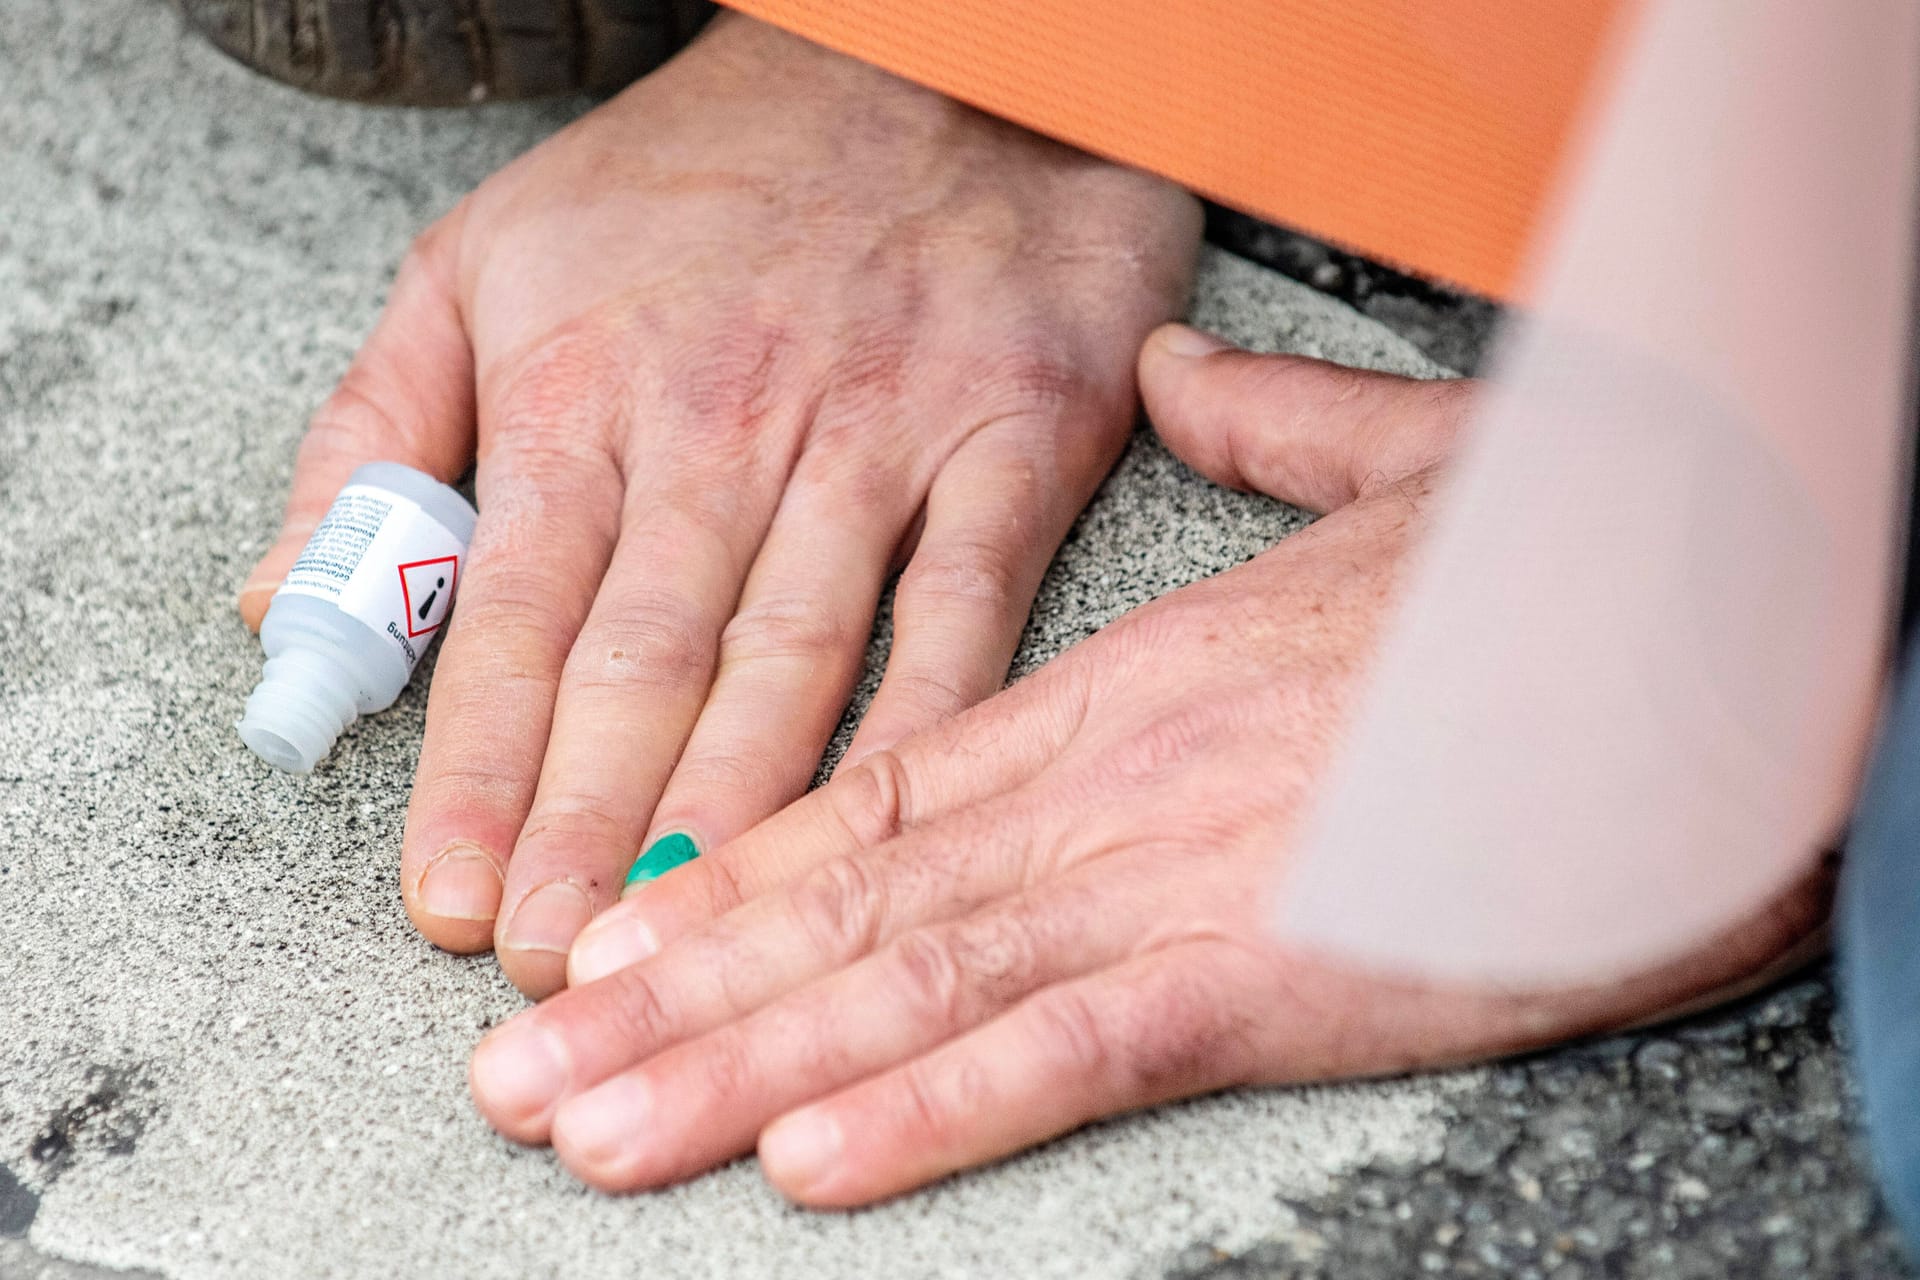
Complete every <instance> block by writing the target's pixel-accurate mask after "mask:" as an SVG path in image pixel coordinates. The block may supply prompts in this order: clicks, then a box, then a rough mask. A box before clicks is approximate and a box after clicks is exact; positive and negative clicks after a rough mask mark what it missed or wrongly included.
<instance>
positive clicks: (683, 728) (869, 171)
mask: <svg viewBox="0 0 1920 1280" xmlns="http://www.w3.org/2000/svg"><path fill="white" fill-rule="evenodd" d="M1199 225H1200V219H1199V211H1198V206H1197V204H1196V202H1195V201H1194V200H1193V199H1192V198H1191V197H1189V196H1187V195H1186V194H1184V193H1183V192H1181V191H1179V190H1178V189H1176V188H1174V187H1172V186H1171V185H1169V184H1167V183H1164V182H1162V181H1160V180H1158V179H1155V178H1151V177H1148V176H1146V175H1142V174H1139V173H1135V172H1133V171H1130V170H1125V169H1122V168H1119V167H1117V166H1114V165H1111V164H1107V163H1105V162H1102V161H1099V160H1095V159H1092V158H1090V157H1088V156H1085V155H1082V154H1080V153H1077V152H1074V151H1072V150H1071V149H1069V148H1066V147H1063V146H1060V145H1057V144H1055V143H1052V142H1049V141H1046V140H1044V139H1041V138H1038V137H1036V136H1034V135H1032V134H1028V133H1026V132H1024V131H1022V130H1019V129H1016V128H1014V127H1012V126H1009V125H1005V124H1002V123H1000V122H997V121H994V120H992V119H989V118H988V117H986V116H983V115H981V114H979V113H977V112H974V111H972V110H970V109H967V108H965V107H961V106H959V105H957V104H954V103H951V102H949V101H946V100H944V99H942V98H940V97H939V96H937V95H935V94H932V93H929V92H926V91H924V90H921V89H918V88H916V87H914V86H911V85H908V84H906V83H905V82H902V81H899V80H896V79H893V78H892V77H889V76H887V75H885V74H883V73H881V72H878V71H875V70H873V69H871V68H868V67H865V66H862V65H860V64H858V63H856V62H853V61H851V60H849V59H846V58H842V57H839V56H838V55H834V54H831V53H828V52H826V51H824V50H821V49H818V48H816V47H814V46H812V45H808V44H806V43H805V42H804V41H801V40H798V39H797V38H795V37H792V36H788V35H786V34H784V33H782V32H779V31H777V30H775V29H773V28H770V27H766V26H763V25H761V24H759V23H756V22H753V21H751V20H749V19H746V18H741V17H737V16H732V15H722V16H721V17H720V18H718V19H716V20H715V23H714V24H713V26H712V27H711V28H710V30H709V32H708V33H707V34H706V35H705V36H703V37H702V38H701V39H700V40H699V41H697V42H696V44H695V45H694V46H693V47H692V48H690V49H689V50H688V51H687V52H685V53H684V54H682V55H681V56H680V57H679V58H677V59H676V60H675V61H674V62H672V63H671V64H670V65H669V66H667V67H666V68H664V69H663V70H661V71H660V72H658V73H656V74H655V75H653V76H651V77H649V78H647V79H646V80H644V81H642V82H641V83H639V84H637V85H635V86H634V87H633V88H632V89H630V90H628V91H627V92H626V93H624V94H622V95H621V96H620V97H619V98H617V99H615V100H614V101H612V102H610V103H608V104H607V105H605V106H603V107H601V108H600V109H599V110H597V111H595V112H593V113H592V114H591V115H589V116H587V117H585V118H584V119H582V120H580V121H579V122H578V123H576V124H575V125H573V126H572V127H570V128H568V129H566V130H565V131H563V132H561V133H560V134H558V135H557V136H555V137H554V138H552V139H550V140H549V141H547V142H546V143H544V144H543V145H541V146H540V147H538V148H536V149H534V150H533V151H531V152H529V153H528V154H527V155H525V156H523V157H521V158H520V159H519V160H517V161H515V162H514V163H513V164H511V165H509V166H508V167H507V168H506V169H504V170H502V171H501V172H500V173H499V174H497V175H495V176H494V177H493V178H491V179H489V180H488V181H487V182H486V183H485V184H483V185H482V186H481V187H480V188H479V189H478V190H477V191H475V192H474V193H473V195H472V196H470V197H469V198H468V199H467V200H465V201H464V202H462V203H461V205H460V206H459V207H458V208H456V209H455V210H454V211H453V212H452V213H451V214H449V215H448V216H447V217H446V218H445V219H444V220H442V221H441V222H440V223H439V224H437V225H436V226H435V227H433V228H432V229H431V230H429V231H428V232H427V233H426V234H425V235H424V236H423V237H422V238H421V239H420V241H419V243H418V244H417V245H416V247H415V249H414V252H413V253H412V254H411V255H410V256H409V258H408V260H407V261H406V263H405V264H404V265H403V266H402V268H401V271H400V274H399V277H398V279H397V280H396V282H395V284H394V289H393V293H392V297H391V299H390V301H389V304H388V307H387V310H386V312H385V314H384V315H383V317H382V319H381V321H380V323H379V325H378V327H377V328H376V330H375V331H374V333H373V335H372V336H371V337H370V338H369V339H368V341H367V343H366V345H365V347H364V348H363V349H362V351H361V352H360V354H359V356H358V358H357V359H356V360H355V362H354V364H353V366H352V368H351V369H350V370H349V371H348V373H347V375H346V377H345V379H344V380H343V381H342V383H341V385H340V388H339V390H338V391H337V392H335V393H334V395H333V396H332V398H331V399H329V400H328V401H327V403H326V405H325V406H324V407H323V408H322V409H321V410H320V411H319V413H318V414H317V415H316V416H315V418H314V421H313V425H312V428H311V430H310V431H309V432H308V435H307V438H306V440H305V442H304V443H303V445H302V446H301V451H300V457H299V462H298V466H297V469H296V473H295V477H294V482H293V491H292V495H291V498H290V500H289V503H288V509H287V516H286V522H285V526H284V528H283V530H282V533H281V536H280V539H279V541H278V542H277V543H276V544H275V545H274V547H273V549H272V550H271V551H269V552H268V553H267V555H266V557H265V558H264V559H263V560H262V561H261V562H260V565H259V566H258V567H257V568H256V569H255V571H254V573H253V575H252V577H251V578H250V580H249V582H248V585H247V587H246V588H245V589H243V592H242V595H241V600H240V606H241V611H242V613H243V615H244V616H245V617H246V619H247V620H248V622H249V623H250V624H252V625H255V626H257V625H258V624H259V620H260V618H261V616H262V615H263V614H264V613H265V611H266V608H267V604H268V601H269V597H270V594H271V591H272V589H273V587H274V586H275V585H276V584H277V583H278V582H279V580H280V579H281V578H282V577H283V576H284V575H285V573H286V571H287V569H288V567H289V566H290V565H291V564H292V562H293V560H294V558H295V557H296V556H297V554H298V552H299V549H300V547H301V545H302V544H303V542H304V541H305V538H306V536H307V534H308V533H309V532H310V531H311V529H312V527H313V525H314V523H315V521H316V520H317V519H318V517H319V516H320V515H321V513H322V512H323V511H324V510H325V508H326V506H327V504H328V502H329V501H330V500H331V499H332V497H333V495H334V493H335V492H336V491H337V490H338V489H339V487H340V485H341V484H342V483H343V482H344V481H345V479H346V477H347V476H348V474H349V473H350V472H351V471H352V470H353V468H354V467H355V466H357V465H358V464H360V463H362V462H365V461H368V460H371V459H377V458H386V459H393V460H396V461H400V462H405V463H409V464H412V465H414V466H416V467H419V468H421V469H422V470H425V471H428V472H430V473H432V474H434V475H437V476H440V477H442V478H448V479H450V478H452V477H454V476H455V475H457V474H458V473H459V472H460V471H461V470H462V469H463V468H464V467H465V466H466V464H467V462H468V460H469V458H470V457H471V456H472V455H473V454H474V452H475V450H476V447H477V452H478V474H477V488H478V496H479V506H480V523H479V527H478V529H477V530H476V532H475V536H474V540H473V544H472V548H471V552H470V557H471V564H470V569H469V571H468V572H467V573H465V574H463V576H462V581H461V596H460V601H459V605H458V608H457V610H456V615H455V618H454V620H453V622H452V623H451V625H450V627H449V634H448V636H447V638H446V644H445V651H444V652H443V653H442V654H441V657H440V662H439V666H438V670H437V673H436V677H435V680H434V685H433V691H432V696H431V699H430V701H429V704H428V710H427V729H426V739H425V742H424V745H423V747H422V750H421V757H420V765H419V773H418V777H417V780H416V783H415V788H414V794H413V800H412V805H411V808H410V810H409V814H408V822H407V831H406V837H405V841H404V848H403V853H402V873H401V886H402V891H403V894H404V896H405V900H406V905H407V910H408V912H409V914H410V915H411V916H412V917H413V919H414V921H415V923H416V924H417V925H418V926H419V928H420V929H421V931H422V932H423V933H425V934H426V936H427V937H429V938H430V939H432V940H433V941H434V942H436V943H438V944H439V945H441V946H443V947H446V948H448V949H451V950H456V951H472V950H480V949H484V948H485V947H486V946H488V945H489V943H492V944H494V945H496V946H497V947H498V949H499V955H500V962H501V965H502V968H503V969H504V970H505V971H506V973H507V975H508V976H509V977H510V978H512V979H513V981H514V982H515V983H517V984H518V985H519V986H520V987H521V988H522V989H523V990H525V991H527V992H528V993H530V994H533V995H541V994H544V993H546V992H548V991H551V990H553V989H555V988H557V987H558V986H560V985H561V983H562V981H563V978H564V971H565V961H566V951H567V947H568V945H569V944H570V943H571V942H572V940H573V937H574V935H575V934H576V933H577V932H578V930H579V929H580V927H581V926H582V925H584V924H585V923H586V921H587V920H588V919H589V918H590V916H591V915H592V914H593V913H594V912H596V911H598V910H600V909H601V908H603V907H605V906H606V905H607V904H609V903H611V902H612V901H613V900H614V898H615V896H616V895H617V893H618V892H619V889H620V885H621V879H622V876H623V874H624V873H625V872H626V871H627V870H628V867H629V866H630V865H631V864H632V863H633V861H634V855H635V853H636V852H637V851H639V850H640V849H642V848H644V847H646V846H647V845H648V844H650V843H651V842H652V841H654V840H657V839H658V838H660V837H662V836H665V835H669V834H673V833H683V834H685V835H687V836H690V837H691V838H692V840H693V842H694V843H695V844H696V845H697V846H698V847H699V848H702V849H706V848H711V847H714V846H716V845H718V844H721V843H723V842H725V841H727V840H730V839H732V838H733V837H734V836H736V835H738V834H739V833H741V832H742V831H744V830H746V829H747V828H748V827H749V826H751V825H752V824H753V823H754V822H755V821H757V820H759V819H760V818H762V817H764V816H765V815H767V814H769V813H771V812H773V811H774V810H776V809H777V808H779V807H780V806H781V805H782V804H784V803H785V802H787V801H788V800H790V799H792V798H793V797H795V796H797V795H799V794H800V792H801V791H802V790H804V789H805V787H806V785H807V784H808V782H809V781H810V780H811V778H812V775H813V772H814V769H815V767H816V766H817V764H818V762H819V759H820V755H821V752H822V749H823V747H824V745H825V743H826V742H827V739H828V737H829V736H830V734H831V733H832V731H833V729H834V727H835V725H836V723H837V722H838V720H839V717H840V715H841V713H842V710H843V709H844V707H845V705H846V703H847V700H848V697H849V695H850V692H851V689H852V687H853V684H854V682H855V680H856V678H857V676H858V674H859V671H860V668H861V663H862V659H863V657H864V654H865V649H866V645H867V640H868V636H869V634H870V632H871V629H872V623H873V618H874V613H875V609H876V604H877V601H878V600H879V598H880V595H881V592H882V589H883V586H884V585H885V582H886V580H887V578H888V576H889V574H890V572H891V570H892V569H893V568H894V567H895V566H896V565H897V563H899V562H901V561H904V562H905V566H906V567H905V570H904V573H903V574H902V576H901V579H900V582H899V586H898V590H897V594H896V597H895V604H894V636H895V639H894V645H893V652H892V658H891V661H890V663H889V665H888V668H887V672H886V676H885V680H884V682H883V684H882V686H881V689H880V692H879V694H878V696H877V697H876V698H875V700H874V703H873V706H872V708H871V710H870V711H869V712H868V714H867V716H866V719H865V721H864V723H863V725H862V726H861V728H860V731H859V734H858V736H857V738H856V740H855V742H854V744H853V747H852V751H851V756H852V757H853V758H858V757H859V756H861V755H863V754H865V753H868V752H870V751H873V750H875V749H878V748H881V747H885V746H888V745H890V744H892V743H894V742H897V741H899V740H900V739H902V738H904V737H906V736H908V735H909V734H911V733H913V732H915V731H917V730H919V729H923V728H925V727H927V726H929V725H931V724H933V723H935V722H937V721H939V720H940V719H942V718H944V717H946V716H949V715H951V714H953V713H954V712H956V711H958V710H960V709H961V708H962V707H965V706H967V705H969V704H970V703H972V702H975V701H977V700H979V699H980V698H983V697H985V696H987V695H989V694H991V693H992V692H994V691H995V690H997V689H998V688H999V687H1000V685H1001V683H1002V681H1003V679H1004V677H1005V674H1006V669H1007V665H1008V662H1009V660H1010V658H1011V655H1012V653H1013V649H1014V646H1015V644H1016V642H1017V640H1018V637H1019V634H1020V630H1021V627H1022V625H1023V624H1024V622H1025V619H1026V616H1027V612H1028V609H1029V607H1030V604H1031V601H1032V597H1033V594H1034V592H1035V590H1036V588H1037V585H1038V583H1039V580H1040V577H1041V575H1042V573H1043V572H1044V570H1045V568H1046V565H1047V563H1048V561H1049V559H1050V558H1051V556H1052V554H1053V552H1054V549H1055V548H1056V547H1057V545H1058V544H1059V542H1060V540H1061V538H1062V537H1063V536H1064V535H1065V532H1066V530H1067V528H1068V527H1069V525H1070V524H1071V522H1072V520H1073V518H1074V516H1075V515H1076V514H1077V512H1078V511H1079V509H1080V508H1081V506H1083V505H1084V504H1085V502H1086V500H1087V499H1088V498H1089V497H1090V496H1091V494H1092V492H1093V489H1094V487H1095V486H1096V485H1097V484H1098V482H1099V480H1100V478H1101V476H1102V475H1103V474H1104V473H1105V472H1106V470H1107V469H1108V467H1109V466H1110V465H1111V464H1112V462H1113V460H1114V458H1115V457H1116V456H1117V455H1118V452H1119V450H1120V448H1121V447H1122V445H1123V444H1124V442H1125V440H1126V437H1127V434H1128V432H1129V429H1130V427H1131V424H1132V419H1133V414H1134V409H1135V392H1134V383H1133V369H1132V365H1133V354H1134V352H1135V351H1136V350H1137V348H1138V345H1139V342H1140V340H1141V338H1142V337H1143V336H1144V335H1145V334H1146V333H1147V332H1148V331H1149V330H1150V329H1151V328H1152V327H1153V325H1154V324H1156V323H1158V322H1160V321H1161V320H1163V319H1165V318H1166V317H1168V316H1170V315H1172V314H1174V313H1175V312H1176V311H1177V310H1178V309H1179V307H1180V305H1181V303H1182V301H1183V299H1184V297H1185V293H1186V290H1187V288H1188V283H1189V277H1190V273H1191V270H1192V266H1193V259H1194V256H1195V254H1196V252H1197V247H1198V241H1199Z"/></svg>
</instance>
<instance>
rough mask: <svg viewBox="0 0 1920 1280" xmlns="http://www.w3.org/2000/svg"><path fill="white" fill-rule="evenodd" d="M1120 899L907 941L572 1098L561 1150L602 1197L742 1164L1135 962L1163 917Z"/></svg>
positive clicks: (987, 915)
mask: <svg viewBox="0 0 1920 1280" xmlns="http://www.w3.org/2000/svg"><path fill="white" fill-rule="evenodd" d="M1113 889H1114V886H1111V885H1102V886H1099V887H1098V891H1096V889H1095V887H1094V886H1091V885H1089V884H1087V883H1085V882H1081V883H1076V884H1071V885H1052V886H1049V887H1047V888H1046V889H1044V890H1036V891H1034V892H1032V893H1029V894H1025V895H1021V896H1019V897H1015V898H1013V899H1012V900H1011V901H1000V902H996V903H995V904H993V905H991V906H988V907H986V908H984V909H982V910H980V911H978V912H975V913H974V914H972V915H970V916H967V917H966V918H964V919H959V920H953V921H948V922H946V923H943V924H939V925H936V926H933V927H930V928H924V929H918V930H914V931H912V932H909V933H906V934H903V935H902V936H900V937H899V938H897V939H895V940H894V941H893V942H892V943H890V944H889V945H888V946H887V947H885V948H884V949H882V950H881V951H879V952H876V953H875V954H873V955H870V956H868V957H867V958H866V959H864V960H861V961H859V962H857V963H855V964H854V965H853V966H852V967H850V968H847V969H844V970H841V971H839V972H835V973H832V974H830V975H828V976H826V977H824V978H822V979H821V980H820V981H817V982H814V983H812V984H810V985H808V986H806V987H804V988H803V989H801V990H798V991H795V992H794V993H792V994H791V995H789V996H787V997H785V998H784V999H781V1000H778V1001H776V1002H774V1003H772V1004H769V1005H767V1006H765V1007H763V1008H761V1009H759V1010H758V1011H756V1012H754V1013H752V1014H750V1015H749V1016H747V1017H746V1018H744V1019H741V1020H739V1021H736V1022H732V1023H728V1024H726V1025H724V1026H722V1027H720V1028H719V1029H717V1030H715V1031H712V1032H710V1033H708V1034H706V1035H703V1036H700V1037H699V1038H697V1039H694V1040H691V1041H688V1042H686V1043H684V1044H681V1045H678V1046H676V1047H674V1048H672V1049H669V1050H667V1051H666V1052H664V1053H661V1054H659V1055H657V1056H655V1057H653V1058H651V1059H649V1060H646V1061H644V1062H642V1063H640V1064H639V1065H637V1066H635V1067H632V1068H630V1069H628V1070H626V1071H623V1072H621V1073H619V1074H617V1075H615V1076H613V1077H612V1078H610V1079H608V1080H606V1081H603V1082H602V1083H600V1084H598V1085H596V1086H594V1087H593V1088H591V1089H589V1090H587V1091H585V1092H583V1093H580V1094H577V1095H575V1096H573V1097H571V1098H569V1099H567V1100H566V1101H564V1102H563V1103H561V1104H560V1106H559V1107H558V1109H557V1110H556V1112H555V1115H554V1120H553V1130H552V1136H553V1146H554V1150H555V1151H556V1152H557V1153H558V1154H559V1156H560V1158H561V1160H562V1162H564V1163H565V1164H566V1165H567V1167H568V1168H569V1169H571V1170H572V1171H573V1172H574V1173H575V1174H576V1175H577V1176H578V1177H580V1178H581V1179H583V1180H584V1181H586V1182H588V1183H591V1184H592V1185H593V1186H596V1187H599V1188H601V1189H602V1190H606V1191H630V1190H634V1189H636V1188H640V1187H654V1186H659V1185H662V1184H664V1183H667V1182H672V1181H676V1180H678V1179H681V1178H686V1177H690V1176H692V1175H694V1174H696V1173H699V1172H702V1171H703V1170H705V1169H708V1168H711V1167H712V1166H714V1165H716V1164H718V1163H720V1162H721V1161H724V1160H727V1159H729V1158H731V1157H733V1156H736V1155H740V1154H743V1153H744V1152H746V1151H749V1150H751V1149H752V1148H753V1145H754V1139H755V1136H756V1135H757V1134H758V1133H759V1131H760V1128H761V1127H762V1126H763V1125H765V1124H766V1123H767V1122H768V1121H769V1120H770V1119H772V1118H773V1117H774V1116H777V1115H779V1114H780V1113H782V1112H783V1111H786V1110H789V1109H791V1108H793V1107H796V1106H800V1105H803V1104H805V1103H807V1102H809V1101H811V1100H813V1099H816V1098H821V1097H824V1096H827V1095H828V1094H830V1093H833V1092H835V1091H837V1090H839V1089H841V1088H844V1087H846V1086H847V1085H850V1084H852V1083H854V1082H856V1081H859V1080H862V1079H865V1078H866V1077H868V1076H870V1075H872V1074H874V1073H875V1072H878V1071H882V1070H885V1069H887V1068H889V1067H893V1066H897V1065H899V1064H900V1063H902V1062H906V1061H908V1060H910V1059H912V1058H914V1057H916V1056H918V1055H920V1054H922V1053H925V1052H927V1051H928V1050H931V1049H933V1048H935V1047H936V1046H938V1045H940V1044H942V1043H944V1042H946V1041H948V1040H950V1039H952V1038H953V1037H954V1036H956V1035H959V1034H962V1033H964V1032H966V1031H968V1030H971V1029H972V1028H974V1027H976V1026H978V1025H980V1024H981V1023H983V1022H985V1021H986V1020H987V1019H989V1018H992V1017H994V1016H995V1015H997V1014H999V1013H1001V1012H1003V1011H1004V1010H1006V1009H1007V1008H1009V1007H1010V1006H1011V1005H1013V1004H1014V1003H1015V1002H1016V1001H1018V1000H1020V999H1022V998H1024V997H1026V996H1027V995H1029V994H1031V993H1032V992H1034V991H1037V990H1039V989H1041V988H1042V987H1046V986H1049V985H1052V984H1054V983H1057V982H1064V981H1068V980H1071V979H1073V978H1077V977H1080V976H1082V975H1083V974H1086V973H1089V972H1092V971H1094V970H1096V969H1100V968H1104V967H1105V966H1106V965H1108V964H1110V963H1112V962H1114V961H1116V960H1118V959H1120V958H1122V957H1123V956H1125V955H1126V954H1127V952H1128V950H1129V948H1131V947H1132V946H1133V945H1134V944H1135V943H1136V942H1137V941H1138V939H1139V938H1140V936H1141V935H1142V933H1143V932H1145V930H1146V929H1147V928H1148V927H1149V926H1150V925H1151V923H1152V920H1153V918H1154V914H1155V913H1154V911H1153V908H1152V902H1151V898H1150V897H1149V896H1148V895H1145V894H1138V893H1136V894H1125V893H1116V892H1113V891H1112V890H1113Z"/></svg>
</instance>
